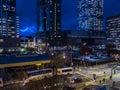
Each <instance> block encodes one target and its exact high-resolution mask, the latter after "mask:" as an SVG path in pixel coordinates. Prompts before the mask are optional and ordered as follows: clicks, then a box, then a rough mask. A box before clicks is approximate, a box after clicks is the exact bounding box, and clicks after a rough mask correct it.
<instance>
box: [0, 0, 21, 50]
mask: <svg viewBox="0 0 120 90" xmlns="http://www.w3.org/2000/svg"><path fill="white" fill-rule="evenodd" d="M18 39H19V18H18V17H17V16H16V0H0V47H1V48H2V47H5V48H6V47H17V46H19V40H18Z"/></svg>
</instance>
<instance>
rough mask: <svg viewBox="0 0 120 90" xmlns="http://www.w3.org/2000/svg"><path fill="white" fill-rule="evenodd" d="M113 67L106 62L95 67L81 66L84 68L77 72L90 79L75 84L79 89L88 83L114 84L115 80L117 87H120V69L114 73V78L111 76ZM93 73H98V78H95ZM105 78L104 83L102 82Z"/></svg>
mask: <svg viewBox="0 0 120 90" xmlns="http://www.w3.org/2000/svg"><path fill="white" fill-rule="evenodd" d="M111 68H112V67H109V66H108V65H106V64H103V65H98V66H97V65H96V66H95V67H80V69H82V71H81V72H77V74H79V75H80V76H84V77H86V78H88V79H89V80H88V81H84V82H82V83H78V84H75V87H76V88H77V90H82V88H84V87H85V86H88V85H108V86H113V82H115V84H116V85H115V87H117V88H119V89H120V86H119V85H120V70H116V73H115V74H113V76H112V79H111V80H110V76H111ZM93 74H96V80H94V79H93ZM103 78H105V82H104V83H102V82H101V83H100V80H101V81H102V80H103Z"/></svg>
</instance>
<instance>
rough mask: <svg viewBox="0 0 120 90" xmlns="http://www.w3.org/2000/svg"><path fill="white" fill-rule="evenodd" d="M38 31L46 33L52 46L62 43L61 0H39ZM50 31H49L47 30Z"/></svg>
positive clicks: (47, 39)
mask: <svg viewBox="0 0 120 90" xmlns="http://www.w3.org/2000/svg"><path fill="white" fill-rule="evenodd" d="M38 2H39V4H38V5H37V16H38V20H37V24H38V31H44V32H45V33H46V42H47V43H49V44H50V46H60V45H61V0H38ZM47 31H49V33H48V32H47Z"/></svg>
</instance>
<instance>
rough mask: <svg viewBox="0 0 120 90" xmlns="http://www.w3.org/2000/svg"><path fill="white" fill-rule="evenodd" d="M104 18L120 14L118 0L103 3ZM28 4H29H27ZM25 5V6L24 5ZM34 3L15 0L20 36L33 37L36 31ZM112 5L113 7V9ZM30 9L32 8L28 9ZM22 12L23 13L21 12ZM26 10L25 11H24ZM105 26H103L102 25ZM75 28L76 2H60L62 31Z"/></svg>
mask: <svg viewBox="0 0 120 90" xmlns="http://www.w3.org/2000/svg"><path fill="white" fill-rule="evenodd" d="M104 2H105V3H104V6H105V7H104V17H107V16H112V15H114V14H118V13H120V6H119V2H120V1H119V0H115V1H114V0H111V1H109V2H107V1H106V0H105V1H104ZM28 3H29V4H28ZM26 4H27V5H26ZM35 4H36V2H35V1H34V2H30V1H29V0H25V1H24V0H17V14H18V15H19V16H20V19H21V20H20V21H21V23H20V24H21V25H20V31H21V34H22V35H23V33H25V35H33V33H35V31H36V15H35V14H36V10H35ZM113 5H115V6H114V7H113ZM30 7H32V8H30ZM23 10H24V11H23ZM26 10H27V11H26ZM104 26H105V24H104ZM76 28H77V0H76V1H75V0H69V3H68V0H63V1H62V30H76Z"/></svg>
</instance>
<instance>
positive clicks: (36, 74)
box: [27, 68, 52, 80]
mask: <svg viewBox="0 0 120 90" xmlns="http://www.w3.org/2000/svg"><path fill="white" fill-rule="evenodd" d="M46 76H52V69H51V68H46V69H42V70H34V71H28V72H27V78H29V80H33V79H37V78H38V79H42V78H44V77H46Z"/></svg>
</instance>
